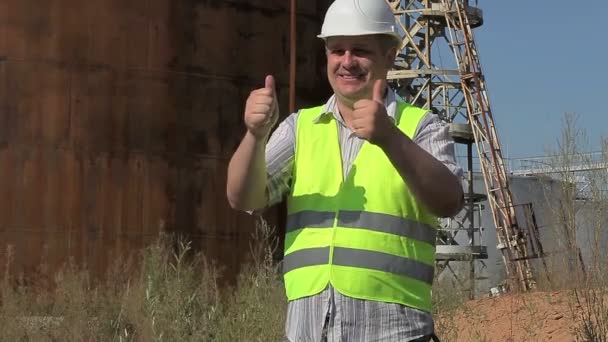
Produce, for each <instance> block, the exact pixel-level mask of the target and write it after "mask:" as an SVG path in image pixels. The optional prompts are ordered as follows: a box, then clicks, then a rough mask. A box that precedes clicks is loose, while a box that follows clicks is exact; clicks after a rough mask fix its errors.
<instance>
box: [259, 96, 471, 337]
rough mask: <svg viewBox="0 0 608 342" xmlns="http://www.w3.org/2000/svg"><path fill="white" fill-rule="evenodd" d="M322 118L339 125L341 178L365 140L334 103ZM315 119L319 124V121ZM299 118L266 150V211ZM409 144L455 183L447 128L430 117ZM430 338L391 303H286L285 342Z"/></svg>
mask: <svg viewBox="0 0 608 342" xmlns="http://www.w3.org/2000/svg"><path fill="white" fill-rule="evenodd" d="M396 99H397V95H396V94H395V93H394V92H393V91H392V90H389V91H388V93H387V96H386V98H385V106H386V110H387V113H388V115H389V116H390V117H391V118H392V119H393V120H394V118H395V112H396V109H397V102H396ZM321 116H331V117H333V118H334V119H335V120H336V121H337V122H338V123H339V124H338V133H339V143H340V150H341V153H342V165H343V167H342V170H344V171H343V172H344V178H346V175H347V174H348V172H349V171H350V168H351V166H352V164H353V161H354V159H355V157H356V156H357V154H358V152H359V150H360V149H361V146H362V145H363V142H364V140H363V139H360V138H359V137H357V136H356V135H355V134H354V133H353V132H352V130H350V128H348V126H347V125H346V123H345V122H344V120H343V118H342V116H341V115H340V114H339V112H338V108H337V105H336V100H335V97H334V96H332V97H331V98H330V99H329V100H328V101H327V103H326V104H325V106H324V108H323V110H322V112H321V114H320V117H321ZM320 117H319V118H318V119H320ZM297 119H298V113H293V114H291V115H290V116H289V117H287V118H286V119H285V120H284V121H283V122H281V124H280V125H279V127H277V129H276V130H275V131H274V133H273V134H272V136H271V137H270V139H269V141H268V144H267V145H266V168H267V173H268V186H267V198H268V205H269V206H270V205H273V204H276V203H278V202H280V201H281V200H282V198H283V197H284V196H285V195H286V194H287V193H289V190H290V186H291V180H292V179H291V177H292V169H293V161H294V146H295V141H296V122H297ZM413 141H414V142H415V143H417V144H418V145H419V146H420V147H421V148H423V149H424V150H426V151H427V152H429V153H430V154H431V155H433V156H434V157H435V158H436V159H438V160H439V161H441V162H442V163H443V164H444V165H445V166H446V167H447V168H448V169H449V170H450V171H451V172H452V173H454V174H455V175H456V176H457V177H458V179H462V173H463V172H462V168H460V167H459V166H458V164H457V163H456V161H455V157H454V142H453V140H452V138H451V137H450V135H449V132H448V126H447V125H446V124H445V123H444V122H443V121H441V120H440V119H439V117H438V116H437V115H435V114H432V113H431V112H429V113H427V114H426V116H425V117H424V118H423V119H422V121H421V122H420V124H419V126H418V127H417V129H416V133H415V135H414V139H413ZM432 332H433V318H432V316H431V314H430V313H427V312H424V311H420V310H417V309H414V308H410V307H407V306H403V305H400V304H395V303H384V302H377V301H369V300H360V299H355V298H351V297H347V296H344V295H342V294H340V293H339V292H337V291H335V289H334V288H333V287H331V286H328V288H326V289H325V290H324V291H323V292H321V293H319V294H317V295H314V296H310V297H305V298H301V299H298V300H293V301H290V302H289V303H288V307H287V319H286V323H285V335H286V339H285V341H290V342H296V341H297V342H300V341H385V342H392V341H399V342H402V341H409V340H413V339H416V338H420V337H421V336H424V335H428V334H431V333H432Z"/></svg>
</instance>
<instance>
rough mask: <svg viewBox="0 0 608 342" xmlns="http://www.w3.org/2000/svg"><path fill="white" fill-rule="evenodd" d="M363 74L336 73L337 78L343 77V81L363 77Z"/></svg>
mask: <svg viewBox="0 0 608 342" xmlns="http://www.w3.org/2000/svg"><path fill="white" fill-rule="evenodd" d="M363 76H364V75H361V74H359V75H357V74H338V77H339V78H342V79H344V80H345V81H355V80H360V79H362V78H363Z"/></svg>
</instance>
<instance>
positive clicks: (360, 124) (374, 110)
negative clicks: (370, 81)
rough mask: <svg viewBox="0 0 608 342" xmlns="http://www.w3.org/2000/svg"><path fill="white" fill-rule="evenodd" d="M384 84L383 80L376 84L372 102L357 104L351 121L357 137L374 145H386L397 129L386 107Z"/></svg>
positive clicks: (361, 101)
mask: <svg viewBox="0 0 608 342" xmlns="http://www.w3.org/2000/svg"><path fill="white" fill-rule="evenodd" d="M382 83H383V82H382V80H376V81H375V82H374V88H373V91H372V99H371V100H368V99H365V100H359V101H357V102H355V104H354V106H353V108H354V111H353V116H352V121H351V125H352V129H353V131H354V133H355V135H356V136H358V137H359V138H361V139H365V140H367V141H369V142H370V143H372V144H374V145H382V144H384V143H386V142H387V141H388V140H389V139H390V136H391V134H392V133H393V132H394V128H395V125H394V124H393V122H392V121H391V119H390V117H389V116H388V113H387V112H386V107H384V99H383V96H382V95H383V92H384V91H383V90H384V89H383V85H382Z"/></svg>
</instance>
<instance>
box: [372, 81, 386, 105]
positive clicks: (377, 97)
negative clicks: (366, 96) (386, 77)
mask: <svg viewBox="0 0 608 342" xmlns="http://www.w3.org/2000/svg"><path fill="white" fill-rule="evenodd" d="M382 83H383V82H382V80H376V81H375V82H374V88H373V90H372V100H374V101H376V102H378V103H384V87H383V86H382Z"/></svg>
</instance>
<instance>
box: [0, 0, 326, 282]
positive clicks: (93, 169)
mask: <svg viewBox="0 0 608 342" xmlns="http://www.w3.org/2000/svg"><path fill="white" fill-rule="evenodd" d="M329 2H330V1H329V0H313V1H311V0H308V1H299V2H298V7H297V24H298V32H297V37H298V45H297V46H298V49H297V51H298V55H297V59H296V60H297V72H298V77H297V82H296V85H297V92H296V94H297V98H296V103H297V105H298V106H303V105H308V104H312V103H319V102H320V101H324V99H325V97H326V96H327V95H328V91H327V90H328V86H327V84H326V81H325V74H324V66H323V63H324V56H323V53H322V45H321V42H319V41H318V39H317V38H315V35H316V34H317V32H318V30H319V29H320V25H321V21H322V17H323V13H324V11H325V10H326V9H327V7H328V6H329ZM288 63H289V2H288V1H285V0H263V1H262V0H250V1H229V0H228V1H194V0H132V1H123V0H91V1H79V0H49V1H34V0H1V1H0V123H1V124H0V242H1V251H2V252H1V253H0V255H2V260H1V261H2V262H0V268H2V267H4V265H5V258H6V250H7V247H8V246H11V248H12V250H13V251H14V255H13V256H14V260H13V267H14V269H15V270H17V271H19V272H25V273H26V274H35V273H36V272H37V270H38V269H39V268H40V265H41V264H45V265H47V266H48V267H50V268H56V267H58V266H59V265H61V264H62V263H64V262H65V261H67V260H68V258H70V257H73V258H74V259H75V260H76V261H77V262H78V263H79V264H85V265H87V266H88V268H89V269H90V270H92V271H93V272H94V273H96V274H102V273H103V272H104V271H105V270H106V269H107V267H108V266H109V265H110V264H112V263H113V262H115V261H116V260H120V258H121V255H124V254H125V253H128V252H132V251H136V250H138V249H140V248H141V247H143V246H145V245H147V244H149V243H150V242H152V241H154V239H155V238H156V237H157V236H158V234H159V232H161V231H167V232H179V233H183V234H185V235H186V236H187V237H188V238H190V239H192V240H193V241H194V242H195V245H196V246H197V248H199V249H200V250H203V251H205V252H206V253H207V255H208V256H210V257H212V258H214V259H217V260H219V261H220V262H221V263H222V264H223V265H224V266H226V267H227V269H228V270H229V271H235V270H237V269H238V265H239V264H240V262H241V261H242V260H243V258H244V255H245V254H246V253H247V252H248V250H249V249H248V248H247V247H248V243H249V239H250V234H251V232H252V228H253V220H252V218H251V217H250V216H249V215H247V214H243V213H238V212H235V211H233V210H231V209H230V208H229V206H228V204H227V201H226V198H225V182H226V169H227V164H228V160H229V158H230V156H231V155H232V152H233V151H234V149H235V148H236V146H237V144H238V142H239V140H240V138H241V136H242V134H243V133H244V126H243V124H242V111H243V108H244V101H245V99H246V97H247V95H248V93H249V92H250V91H251V90H252V89H254V88H257V87H260V86H263V83H264V76H265V75H266V74H274V75H275V77H276V78H277V83H278V89H277V90H278V93H279V101H280V105H281V109H282V113H283V114H282V115H284V116H285V115H287V114H288V113H287V105H288V98H287V95H288V79H289V74H288V71H289V65H288ZM278 213H279V211H278V210H274V211H272V212H270V213H269V217H270V219H271V221H272V220H274V221H277V220H280V215H279V214H278Z"/></svg>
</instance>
